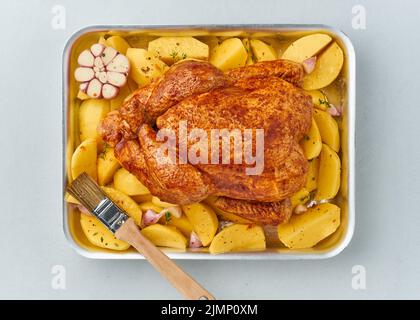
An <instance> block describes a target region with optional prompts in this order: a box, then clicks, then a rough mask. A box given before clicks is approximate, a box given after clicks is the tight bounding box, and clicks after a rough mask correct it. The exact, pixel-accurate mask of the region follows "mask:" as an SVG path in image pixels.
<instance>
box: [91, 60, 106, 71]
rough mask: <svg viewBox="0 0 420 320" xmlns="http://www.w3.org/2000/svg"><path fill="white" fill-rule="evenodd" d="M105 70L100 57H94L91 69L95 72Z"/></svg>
mask: <svg viewBox="0 0 420 320" xmlns="http://www.w3.org/2000/svg"><path fill="white" fill-rule="evenodd" d="M104 68H105V65H104V62H103V61H102V59H101V57H96V58H95V60H94V61H93V69H94V70H95V71H96V70H98V71H103V70H104Z"/></svg>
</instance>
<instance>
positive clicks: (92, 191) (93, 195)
mask: <svg viewBox="0 0 420 320" xmlns="http://www.w3.org/2000/svg"><path fill="white" fill-rule="evenodd" d="M67 191H68V192H69V193H70V194H71V195H72V196H73V197H75V198H76V199H77V200H78V201H79V202H80V203H81V204H82V205H83V206H84V207H85V208H86V209H88V210H89V211H90V212H92V211H93V209H95V208H96V206H97V205H98V204H99V203H100V202H101V200H103V199H104V198H106V195H105V194H104V193H103V192H102V190H101V188H100V187H99V186H98V185H97V184H96V182H95V181H94V180H93V179H92V178H91V177H89V176H88V175H87V174H86V173H82V174H80V175H79V176H78V177H77V178H76V179H75V180H74V181H73V182H72V183H71V185H70V186H69V187H68V188H67Z"/></svg>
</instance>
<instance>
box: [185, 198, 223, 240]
mask: <svg viewBox="0 0 420 320" xmlns="http://www.w3.org/2000/svg"><path fill="white" fill-rule="evenodd" d="M182 210H183V211H184V213H185V215H186V216H187V218H188V220H189V221H190V222H191V224H192V225H193V228H194V231H195V233H197V236H198V238H199V239H200V240H201V242H202V243H203V246H208V245H209V244H210V242H211V241H212V240H213V237H214V235H215V234H216V231H217V227H218V226H219V222H218V220H217V216H216V214H215V213H214V211H213V209H211V208H210V207H209V206H208V205H206V204H203V203H193V204H188V205H184V206H182Z"/></svg>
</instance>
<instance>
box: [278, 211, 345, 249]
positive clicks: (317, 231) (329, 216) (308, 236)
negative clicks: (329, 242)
mask: <svg viewBox="0 0 420 320" xmlns="http://www.w3.org/2000/svg"><path fill="white" fill-rule="evenodd" d="M339 225H340V208H339V207H337V206H336V205H334V204H332V203H321V204H319V205H317V206H315V207H312V208H309V209H308V211H306V212H305V213H302V214H300V215H293V216H292V217H291V218H290V221H289V222H288V223H286V224H281V225H279V226H278V229H277V231H278V235H279V239H280V241H281V242H282V243H283V244H284V245H286V246H287V247H288V248H290V249H306V248H312V247H313V246H314V245H316V244H317V243H318V242H320V241H321V240H323V239H325V238H326V237H328V236H329V235H331V234H332V233H333V232H334V231H335V230H337V228H338V226H339Z"/></svg>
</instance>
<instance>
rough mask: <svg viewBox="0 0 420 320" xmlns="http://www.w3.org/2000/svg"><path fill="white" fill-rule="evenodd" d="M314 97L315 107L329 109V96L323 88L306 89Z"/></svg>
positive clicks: (323, 109)
mask: <svg viewBox="0 0 420 320" xmlns="http://www.w3.org/2000/svg"><path fill="white" fill-rule="evenodd" d="M306 93H308V94H309V95H310V96H311V97H312V103H313V104H314V107H315V108H318V109H320V110H322V111H326V110H327V109H328V98H327V96H326V95H325V93H324V92H322V91H321V90H309V91H306Z"/></svg>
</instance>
